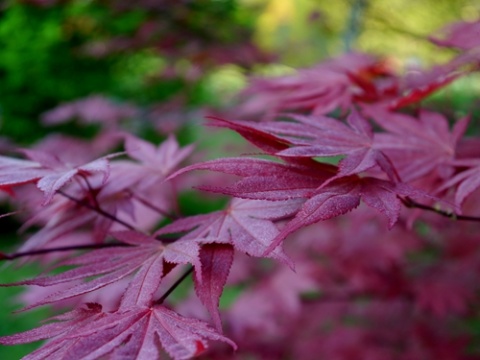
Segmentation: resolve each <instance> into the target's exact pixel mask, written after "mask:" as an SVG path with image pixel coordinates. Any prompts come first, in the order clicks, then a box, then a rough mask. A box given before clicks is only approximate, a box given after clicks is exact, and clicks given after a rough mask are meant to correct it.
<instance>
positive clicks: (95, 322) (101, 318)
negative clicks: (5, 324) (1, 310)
mask: <svg viewBox="0 0 480 360" xmlns="http://www.w3.org/2000/svg"><path fill="white" fill-rule="evenodd" d="M89 307H90V308H93V309H86V310H85V309H81V310H80V311H78V310H76V311H75V310H74V311H73V312H72V313H69V314H66V315H63V316H59V317H56V318H53V319H54V320H60V321H59V322H57V323H53V324H47V325H43V326H42V327H40V328H38V329H34V330H30V331H27V332H24V333H20V334H16V335H12V336H5V337H2V338H0V343H2V344H5V345H14V344H22V343H27V342H32V341H36V340H39V339H45V338H52V339H51V340H50V341H49V342H48V343H47V344H45V345H43V346H42V347H41V348H40V349H38V350H36V351H34V352H33V353H31V354H29V355H27V356H26V357H25V358H24V359H25V360H40V359H41V360H43V359H46V358H55V359H59V360H60V359H69V358H71V356H72V354H75V358H76V359H83V360H86V359H91V360H93V359H99V358H103V357H104V356H109V358H110V359H126V358H128V359H138V360H150V359H158V358H159V357H160V349H159V346H158V345H159V344H161V346H162V347H163V348H164V349H165V351H166V352H167V353H168V354H169V355H170V356H171V357H172V358H173V359H176V360H181V359H190V358H192V357H194V356H197V355H200V354H201V353H203V352H204V351H205V350H206V349H207V348H208V343H207V341H206V340H214V341H223V342H226V343H227V344H229V345H231V346H232V347H233V348H234V349H236V345H235V343H234V342H233V341H231V340H230V339H228V338H226V337H224V336H222V335H220V334H219V333H217V332H216V331H215V330H214V329H213V328H211V327H210V326H209V325H208V324H206V323H204V322H203V321H200V320H196V319H189V318H185V317H182V316H180V315H179V314H177V313H175V312H174V311H172V310H169V309H167V308H166V307H164V306H153V307H135V308H132V309H130V310H126V311H122V312H113V313H103V312H101V306H100V305H98V304H95V305H89Z"/></svg>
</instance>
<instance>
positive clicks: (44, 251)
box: [0, 243, 132, 261]
mask: <svg viewBox="0 0 480 360" xmlns="http://www.w3.org/2000/svg"><path fill="white" fill-rule="evenodd" d="M129 246H132V245H130V244H124V243H108V244H84V245H70V246H61V247H56V248H49V249H38V250H31V251H25V252H18V253H13V254H3V253H0V261H1V260H15V259H18V258H21V257H25V256H32V255H43V254H49V253H52V252H62V251H71V250H88V249H103V248H109V247H129Z"/></svg>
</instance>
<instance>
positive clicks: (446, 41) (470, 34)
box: [429, 20, 480, 50]
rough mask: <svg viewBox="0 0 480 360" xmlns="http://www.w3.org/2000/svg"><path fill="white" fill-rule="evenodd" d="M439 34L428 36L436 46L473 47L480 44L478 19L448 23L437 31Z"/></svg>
mask: <svg viewBox="0 0 480 360" xmlns="http://www.w3.org/2000/svg"><path fill="white" fill-rule="evenodd" d="M439 35H440V36H441V37H438V36H430V38H429V39H430V41H431V42H433V43H434V44H435V45H438V46H445V47H455V48H458V49H462V50H469V49H473V48H475V47H477V46H480V21H479V20H477V21H475V22H465V21H460V22H456V23H453V24H449V25H447V26H446V27H444V28H443V29H441V30H440V31H439Z"/></svg>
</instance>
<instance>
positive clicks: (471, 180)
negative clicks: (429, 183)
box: [439, 160, 480, 208]
mask: <svg viewBox="0 0 480 360" xmlns="http://www.w3.org/2000/svg"><path fill="white" fill-rule="evenodd" d="M467 162H468V163H470V164H469V165H473V166H471V167H469V168H467V170H464V171H461V172H459V173H458V174H456V175H455V176H453V177H452V178H450V179H449V180H448V181H446V182H445V183H444V184H443V185H442V186H441V187H440V189H439V191H443V190H445V189H448V188H450V187H452V186H455V185H456V186H457V189H456V192H455V204H456V206H457V207H458V208H460V207H461V206H462V204H463V202H464V201H465V200H466V198H467V197H468V196H469V195H471V194H472V193H473V192H474V191H475V190H476V189H478V188H479V187H480V163H479V162H478V161H475V160H473V161H467ZM455 164H456V165H457V166H463V165H465V161H462V160H458V161H455Z"/></svg>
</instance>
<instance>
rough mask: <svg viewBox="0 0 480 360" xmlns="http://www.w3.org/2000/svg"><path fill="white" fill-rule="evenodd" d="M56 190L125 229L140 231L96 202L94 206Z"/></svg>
mask: <svg viewBox="0 0 480 360" xmlns="http://www.w3.org/2000/svg"><path fill="white" fill-rule="evenodd" d="M57 192H58V193H59V194H60V195H62V196H64V197H66V198H67V199H70V200H72V201H74V202H76V203H77V204H79V205H82V206H84V207H86V208H88V209H90V210H93V211H95V212H97V213H99V214H100V215H102V216H105V217H106V218H108V219H110V220H112V221H115V222H117V223H119V224H121V225H123V226H125V227H126V228H127V229H130V230H133V231H138V232H141V231H139V230H137V229H135V227H133V226H132V225H130V224H129V223H127V222H125V221H123V220H121V219H119V218H117V217H116V216H115V215H112V214H110V213H108V212H106V211H105V210H103V209H102V208H101V207H100V206H98V204H97V205H96V206H94V205H91V204H89V203H88V202H86V201H84V200H80V199H77V198H76V197H74V196H71V195H69V194H67V193H65V192H63V191H61V190H58V191H57Z"/></svg>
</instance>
